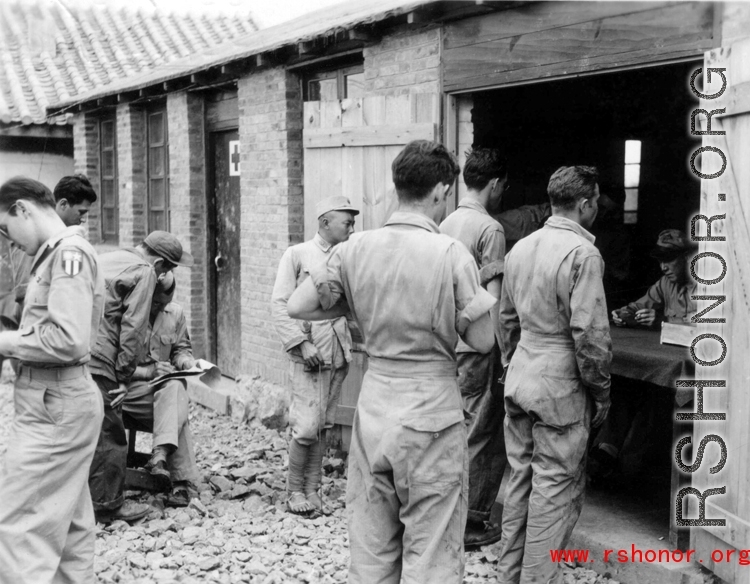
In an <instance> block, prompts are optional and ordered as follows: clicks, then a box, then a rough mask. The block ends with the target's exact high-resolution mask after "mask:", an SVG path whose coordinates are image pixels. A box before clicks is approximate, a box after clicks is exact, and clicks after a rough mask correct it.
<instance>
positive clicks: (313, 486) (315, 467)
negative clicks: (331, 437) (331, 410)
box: [305, 430, 326, 495]
mask: <svg viewBox="0 0 750 584" xmlns="http://www.w3.org/2000/svg"><path fill="white" fill-rule="evenodd" d="M325 449H326V431H325V430H321V432H320V440H318V441H317V442H313V443H312V444H310V446H309V448H308V451H307V463H306V464H305V495H309V494H311V493H317V492H318V490H319V489H320V482H321V480H322V477H323V454H324V453H325Z"/></svg>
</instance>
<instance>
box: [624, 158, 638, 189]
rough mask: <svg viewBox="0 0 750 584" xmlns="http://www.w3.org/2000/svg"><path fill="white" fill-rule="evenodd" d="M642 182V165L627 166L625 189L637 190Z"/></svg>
mask: <svg viewBox="0 0 750 584" xmlns="http://www.w3.org/2000/svg"><path fill="white" fill-rule="evenodd" d="M640 180H641V165H640V164H626V165H625V188H626V189H630V188H636V187H638V184H639V183H640Z"/></svg>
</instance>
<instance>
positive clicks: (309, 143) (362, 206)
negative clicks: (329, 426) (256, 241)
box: [303, 94, 440, 445]
mask: <svg viewBox="0 0 750 584" xmlns="http://www.w3.org/2000/svg"><path fill="white" fill-rule="evenodd" d="M439 103H440V102H439V96H438V95H437V94H415V95H400V96H370V97H365V98H358V99H344V100H338V101H311V102H306V103H305V120H304V121H305V123H304V130H303V144H304V156H305V158H304V165H305V171H304V177H305V178H304V189H305V190H304V193H305V239H306V240H307V239H310V238H311V237H313V235H315V232H316V231H317V229H318V220H317V217H316V215H315V206H316V204H317V203H318V202H319V201H320V200H322V199H325V198H327V197H330V196H333V195H345V196H347V197H349V199H350V201H351V202H352V204H353V205H354V207H356V208H357V209H359V210H360V211H361V213H360V215H358V216H357V222H356V225H355V230H356V231H362V230H364V229H375V228H378V227H381V226H382V225H383V223H385V221H386V219H387V218H388V217H389V216H390V214H391V213H392V212H393V211H394V210H395V208H396V203H397V201H396V193H395V189H394V186H393V178H392V176H391V163H392V162H393V159H394V158H395V157H396V155H397V154H398V153H399V152H400V151H401V149H402V148H403V147H404V145H406V144H407V143H408V142H410V141H412V140H417V139H423V140H436V139H437V137H438V127H439V124H438V122H439V115H440V106H439ZM366 370H367V359H366V355H365V353H364V348H363V347H356V350H355V353H354V355H353V360H352V363H351V365H350V369H349V375H348V376H347V379H346V381H345V382H344V386H343V387H342V390H341V400H340V402H339V407H338V410H337V415H336V423H337V424H341V425H343V426H345V427H349V426H351V425H352V420H353V417H354V409H355V407H356V405H357V399H358V397H359V390H360V387H361V385H362V378H363V376H364V374H365V371H366ZM348 437H349V432H348V431H345V432H344V433H343V440H344V444H345V445H346V444H348Z"/></svg>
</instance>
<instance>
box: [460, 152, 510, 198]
mask: <svg viewBox="0 0 750 584" xmlns="http://www.w3.org/2000/svg"><path fill="white" fill-rule="evenodd" d="M506 176H508V163H507V161H506V160H505V157H504V156H503V155H502V153H501V152H500V150H499V149H497V148H472V149H471V150H469V151H468V152H467V153H466V164H465V165H464V182H465V183H466V186H467V187H469V188H470V189H473V190H477V191H481V190H482V189H483V188H484V187H486V186H487V183H489V182H490V181H491V180H492V179H494V178H505V177H506Z"/></svg>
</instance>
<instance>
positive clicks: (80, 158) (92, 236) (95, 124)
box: [51, 114, 102, 245]
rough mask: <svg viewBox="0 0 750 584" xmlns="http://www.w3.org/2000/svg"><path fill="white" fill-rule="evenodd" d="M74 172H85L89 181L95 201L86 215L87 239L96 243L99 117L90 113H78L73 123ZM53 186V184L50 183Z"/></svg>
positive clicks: (98, 238) (98, 239)
mask: <svg viewBox="0 0 750 584" xmlns="http://www.w3.org/2000/svg"><path fill="white" fill-rule="evenodd" d="M73 159H74V169H75V170H74V172H75V173H76V174H85V175H86V176H87V177H88V178H89V180H90V181H91V185H92V186H93V187H94V190H95V191H96V194H97V196H98V197H99V198H98V200H97V202H96V203H94V204H93V205H92V206H91V209H90V210H89V213H88V217H87V224H88V239H89V241H90V242H91V243H92V244H94V245H96V244H98V243H100V242H101V240H102V235H101V223H100V213H99V204H100V203H101V194H100V193H99V119H98V117H97V116H94V115H92V114H78V115H77V116H76V118H75V120H74V123H73ZM51 186H54V185H51Z"/></svg>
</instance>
